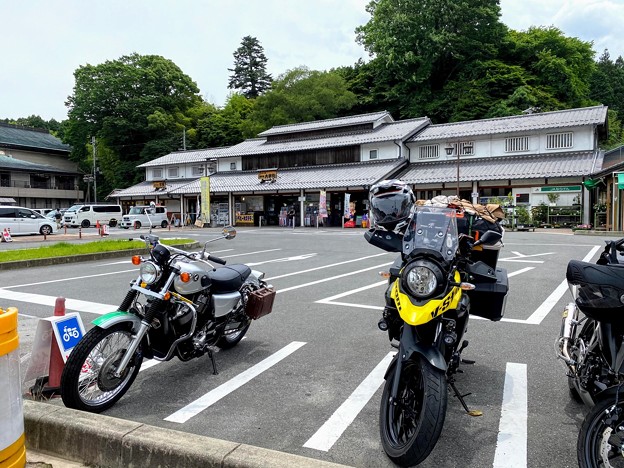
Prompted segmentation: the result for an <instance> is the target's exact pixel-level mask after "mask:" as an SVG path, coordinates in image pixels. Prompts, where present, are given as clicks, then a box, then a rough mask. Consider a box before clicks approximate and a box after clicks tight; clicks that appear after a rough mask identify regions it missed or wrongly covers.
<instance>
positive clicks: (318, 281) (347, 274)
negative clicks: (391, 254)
mask: <svg viewBox="0 0 624 468" xmlns="http://www.w3.org/2000/svg"><path fill="white" fill-rule="evenodd" d="M388 265H392V262H388V263H382V264H381V265H376V266H372V267H368V268H363V269H361V270H356V271H350V272H349V273H343V274H342V275H336V276H331V277H329V278H323V279H320V280H316V281H311V282H309V283H303V284H298V285H297V286H291V287H290V288H283V289H279V290H278V291H277V294H280V293H283V292H287V291H292V290H293V289H299V288H305V287H306V286H312V285H314V284H319V283H325V282H327V281H333V280H335V279H338V278H344V277H345V276H351V275H357V274H358V273H363V272H365V271H369V270H375V269H377V268H382V267H385V266H388Z"/></svg>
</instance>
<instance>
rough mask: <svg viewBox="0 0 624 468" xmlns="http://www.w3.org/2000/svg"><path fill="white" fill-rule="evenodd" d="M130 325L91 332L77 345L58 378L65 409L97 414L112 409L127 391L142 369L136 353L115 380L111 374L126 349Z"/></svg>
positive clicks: (121, 324) (139, 358) (97, 328)
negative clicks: (59, 378)
mask: <svg viewBox="0 0 624 468" xmlns="http://www.w3.org/2000/svg"><path fill="white" fill-rule="evenodd" d="M131 336H132V334H131V332H130V327H129V324H127V323H120V324H117V325H114V326H112V327H111V328H107V329H103V328H99V327H95V328H92V329H91V330H90V331H89V332H88V333H87V334H86V335H85V336H84V338H83V339H82V340H80V342H79V343H78V344H77V345H76V348H75V349H74V350H73V351H72V353H71V354H70V355H69V358H68V359H67V362H66V363H65V368H64V369H63V374H62V375H61V396H62V398H63V403H64V404H65V406H67V407H68V408H74V409H79V410H83V411H90V412H92V413H100V412H102V411H104V410H107V409H108V408H110V407H111V406H113V405H114V404H115V403H116V402H117V400H119V399H120V398H121V397H122V396H123V395H124V394H125V393H126V391H128V389H129V388H130V385H132V382H134V379H135V378H136V376H137V374H138V373H139V369H140V368H141V361H142V356H141V352H140V351H137V352H136V353H135V355H134V357H133V359H132V360H130V363H129V364H128V366H127V367H126V370H125V371H124V373H123V374H122V375H121V377H120V378H117V377H115V376H114V375H113V371H114V369H115V367H116V364H118V363H119V362H120V361H121V358H122V356H123V354H124V352H125V350H126V349H127V347H128V345H129V343H130V340H131Z"/></svg>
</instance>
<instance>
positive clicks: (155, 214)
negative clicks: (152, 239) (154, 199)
mask: <svg viewBox="0 0 624 468" xmlns="http://www.w3.org/2000/svg"><path fill="white" fill-rule="evenodd" d="M146 210H151V211H149V212H148V211H146ZM148 213H149V217H148ZM150 221H151V225H152V226H153V227H157V226H160V227H162V228H166V227H167V226H168V225H169V221H168V220H167V208H165V207H164V206H153V207H150V206H133V207H132V208H130V211H128V214H127V215H124V216H123V218H122V219H121V227H122V228H124V229H128V228H131V227H134V226H135V225H136V228H137V229H138V228H140V227H141V226H150Z"/></svg>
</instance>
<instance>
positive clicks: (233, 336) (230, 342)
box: [217, 318, 251, 349]
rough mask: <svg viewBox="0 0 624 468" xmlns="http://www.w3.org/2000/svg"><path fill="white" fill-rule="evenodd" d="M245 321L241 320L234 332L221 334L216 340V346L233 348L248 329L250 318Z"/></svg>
mask: <svg viewBox="0 0 624 468" xmlns="http://www.w3.org/2000/svg"><path fill="white" fill-rule="evenodd" d="M245 320H246V322H242V323H241V326H240V327H239V328H238V330H237V331H235V332H234V333H230V334H228V335H223V336H222V337H221V338H219V339H218V340H217V346H218V347H219V348H221V349H228V348H233V347H234V346H236V345H237V344H238V343H239V342H240V340H242V339H243V336H245V334H246V333H247V330H249V326H250V325H251V319H249V318H247V319H245Z"/></svg>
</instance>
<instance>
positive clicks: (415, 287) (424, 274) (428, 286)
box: [404, 265, 438, 298]
mask: <svg viewBox="0 0 624 468" xmlns="http://www.w3.org/2000/svg"><path fill="white" fill-rule="evenodd" d="M404 284H405V286H406V287H407V289H408V290H409V292H410V293H412V294H413V295H414V296H416V297H419V298H425V297H428V296H430V295H432V294H433V293H434V291H435V290H436V288H437V287H438V278H437V275H436V272H435V271H434V270H432V269H431V268H429V267H427V266H424V265H416V266H414V267H412V268H410V269H409V270H408V271H407V272H406V273H405V283H404Z"/></svg>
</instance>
